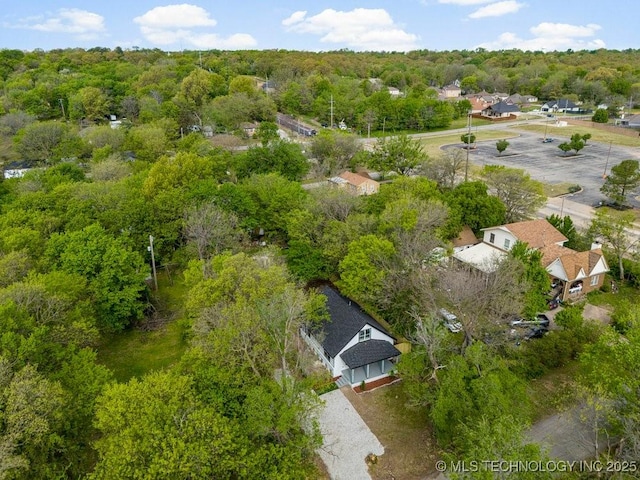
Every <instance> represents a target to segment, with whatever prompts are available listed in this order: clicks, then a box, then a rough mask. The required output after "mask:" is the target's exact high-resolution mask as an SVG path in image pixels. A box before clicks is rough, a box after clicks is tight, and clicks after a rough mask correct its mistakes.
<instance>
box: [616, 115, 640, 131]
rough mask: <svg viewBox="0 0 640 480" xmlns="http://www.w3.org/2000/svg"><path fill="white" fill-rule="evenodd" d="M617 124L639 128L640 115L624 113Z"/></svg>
mask: <svg viewBox="0 0 640 480" xmlns="http://www.w3.org/2000/svg"><path fill="white" fill-rule="evenodd" d="M616 124H617V125H620V126H622V127H630V128H638V127H640V115H622V118H621V119H620V120H617V121H616Z"/></svg>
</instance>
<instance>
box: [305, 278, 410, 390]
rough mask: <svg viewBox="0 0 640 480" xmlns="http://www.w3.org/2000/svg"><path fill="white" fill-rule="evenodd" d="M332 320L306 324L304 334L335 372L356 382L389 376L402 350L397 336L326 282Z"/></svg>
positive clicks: (334, 375) (322, 359)
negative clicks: (317, 324)
mask: <svg viewBox="0 0 640 480" xmlns="http://www.w3.org/2000/svg"><path fill="white" fill-rule="evenodd" d="M321 291H322V293H323V294H324V295H325V296H326V297H327V310H328V311H329V317H330V320H328V321H326V322H324V323H323V324H322V325H321V326H320V327H318V328H316V329H309V328H307V327H304V328H302V329H301V335H302V338H304V340H305V341H306V342H307V344H308V345H309V346H310V347H311V348H312V349H313V351H314V352H315V353H316V354H317V355H318V357H319V359H320V361H321V362H322V363H323V364H324V366H325V367H326V368H327V369H328V370H329V371H330V372H331V376H332V377H333V378H334V379H336V380H338V379H341V380H343V381H345V382H344V383H345V384H350V385H355V384H359V383H361V382H362V381H364V382H371V381H374V380H379V379H381V378H384V377H387V376H389V372H391V371H392V370H394V369H395V361H396V359H397V357H398V355H400V351H398V349H397V348H396V347H395V346H394V344H395V338H394V337H393V336H392V335H391V334H390V333H389V332H388V331H387V330H386V329H385V328H384V327H383V326H382V325H380V323H378V322H377V321H376V320H374V319H373V318H372V317H371V316H370V315H368V314H367V313H366V312H365V311H364V310H362V308H361V307H360V306H359V305H358V304H357V303H355V302H353V301H352V300H350V299H348V298H346V297H344V296H342V295H340V293H338V292H337V291H336V290H335V289H334V288H331V287H329V286H325V287H323V288H322V290H321Z"/></svg>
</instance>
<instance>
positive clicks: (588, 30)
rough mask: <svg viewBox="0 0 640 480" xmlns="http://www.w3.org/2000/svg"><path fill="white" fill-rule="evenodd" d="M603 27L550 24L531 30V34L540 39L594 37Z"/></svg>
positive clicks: (593, 24)
mask: <svg viewBox="0 0 640 480" xmlns="http://www.w3.org/2000/svg"><path fill="white" fill-rule="evenodd" d="M601 28H602V27H601V26H600V25H596V24H595V23H589V24H588V25H569V24H567V23H548V22H544V23H541V24H540V25H537V26H535V27H531V28H530V32H531V33H533V34H534V35H536V36H538V37H567V36H569V37H593V36H594V35H595V34H596V32H597V31H598V30H600V29H601Z"/></svg>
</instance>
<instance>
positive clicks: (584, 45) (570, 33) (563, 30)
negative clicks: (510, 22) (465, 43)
mask: <svg viewBox="0 0 640 480" xmlns="http://www.w3.org/2000/svg"><path fill="white" fill-rule="evenodd" d="M600 28H601V27H600V26H599V25H595V24H588V25H569V24H562V23H541V24H539V25H536V26H535V27H531V28H530V29H529V31H530V32H531V33H532V34H533V35H534V37H533V38H529V39H523V38H520V37H518V35H516V34H515V33H512V32H505V33H503V34H501V35H500V36H499V37H498V38H497V39H496V40H494V41H491V42H485V43H481V44H480V45H477V47H479V48H486V49H487V50H510V49H519V50H531V51H537V50H539V51H543V52H544V51H547V52H549V51H554V50H556V51H565V50H568V49H572V50H597V49H600V48H606V45H605V43H604V41H603V40H601V39H599V38H593V39H589V38H588V37H593V36H595V34H596V32H597V31H598V30H600Z"/></svg>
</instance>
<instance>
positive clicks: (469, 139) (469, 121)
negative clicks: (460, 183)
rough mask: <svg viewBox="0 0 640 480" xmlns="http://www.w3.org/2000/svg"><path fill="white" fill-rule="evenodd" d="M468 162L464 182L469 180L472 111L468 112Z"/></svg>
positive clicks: (465, 167)
mask: <svg viewBox="0 0 640 480" xmlns="http://www.w3.org/2000/svg"><path fill="white" fill-rule="evenodd" d="M466 144H467V161H466V163H465V165H464V181H465V183H466V182H467V180H468V179H469V149H470V148H471V110H469V111H468V112H467V141H466Z"/></svg>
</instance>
